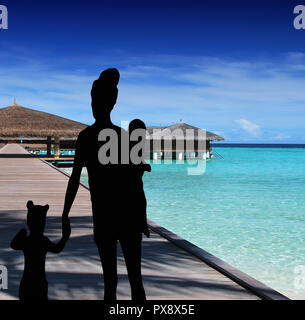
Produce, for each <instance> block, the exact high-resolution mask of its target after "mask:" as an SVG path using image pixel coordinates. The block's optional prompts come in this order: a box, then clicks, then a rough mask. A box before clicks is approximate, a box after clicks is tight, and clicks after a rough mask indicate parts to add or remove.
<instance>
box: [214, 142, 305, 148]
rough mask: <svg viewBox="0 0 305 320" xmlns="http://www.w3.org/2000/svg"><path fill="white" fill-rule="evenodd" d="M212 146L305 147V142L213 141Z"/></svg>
mask: <svg viewBox="0 0 305 320" xmlns="http://www.w3.org/2000/svg"><path fill="white" fill-rule="evenodd" d="M211 146H212V147H219V148H293V149H295V148H299V149H305V144H298V143H296V144H293V143H289V144H288V143H287V144H280V143H211Z"/></svg>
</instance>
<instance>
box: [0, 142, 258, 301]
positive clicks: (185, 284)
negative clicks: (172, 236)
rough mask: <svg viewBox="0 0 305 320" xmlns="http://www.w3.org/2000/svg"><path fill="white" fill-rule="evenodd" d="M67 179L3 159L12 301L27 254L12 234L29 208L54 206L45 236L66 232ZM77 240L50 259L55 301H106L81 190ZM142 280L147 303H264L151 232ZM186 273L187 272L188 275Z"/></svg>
mask: <svg viewBox="0 0 305 320" xmlns="http://www.w3.org/2000/svg"><path fill="white" fill-rule="evenodd" d="M0 153H9V154H14V153H15V154H25V153H26V150H24V149H23V148H22V147H21V146H19V145H16V144H10V145H6V146H5V147H4V148H3V149H1V150H0ZM67 182H68V177H67V176H65V175H63V174H62V173H61V172H60V171H59V170H55V169H54V168H53V167H52V166H49V165H47V164H46V163H44V162H43V161H41V160H39V159H36V158H32V159H19V158H0V190H1V193H0V234H1V238H0V264H3V265H6V266H7V267H8V272H9V279H10V280H9V281H10V282H9V289H8V290H7V291H6V292H5V297H7V298H17V296H18V283H19V281H20V278H21V276H22V268H23V258H22V254H21V253H20V252H17V251H13V250H10V249H9V248H8V244H9V241H10V240H11V239H12V237H13V235H14V234H15V233H16V232H17V231H18V230H19V229H20V228H22V227H24V226H25V216H26V208H25V206H26V203H27V201H28V200H33V201H34V203H36V204H46V203H48V204H49V205H50V210H49V213H48V222H47V229H46V234H47V235H49V236H50V238H51V239H53V238H54V237H55V238H56V237H59V235H60V232H61V218H60V217H61V212H62V208H63V203H64V196H65V190H66V186H67ZM70 217H71V224H72V235H71V239H70V240H69V242H68V244H67V246H66V248H65V250H64V251H63V252H62V253H61V254H59V255H54V254H50V255H48V259H47V273H48V280H49V297H50V298H51V299H102V297H103V282H102V278H101V266H100V262H99V257H98V252H97V249H96V246H95V244H94V242H93V236H92V217H91V202H90V194H89V192H88V190H87V189H86V188H85V187H82V186H80V188H79V191H78V194H77V197H76V199H75V203H74V205H73V207H72V210H71V214H70ZM142 268H143V269H142V271H143V280H144V285H145V289H146V293H147V297H148V299H179V300H184V299H200V300H201V299H233V300H234V299H238V300H240V299H247V300H248V299H259V298H258V297H257V296H256V295H255V294H253V293H251V292H250V291H248V290H246V289H244V288H243V287H242V286H240V285H238V284H237V283H236V282H234V281H232V280H231V279H229V278H228V277H227V276H224V275H223V274H222V273H220V272H218V271H216V270H215V269H214V268H212V267H210V266H208V264H206V263H204V262H203V261H201V260H200V259H198V258H197V257H195V256H194V255H192V254H191V253H189V252H187V251H185V250H183V249H181V248H178V247H177V246H176V245H174V244H173V243H171V242H170V241H168V240H167V239H165V238H164V237H162V236H160V235H159V234H158V233H155V232H152V237H151V238H150V239H144V240H143V260H142ZM186 270H187V272H186ZM118 274H119V285H118V298H119V299H130V288H129V285H128V279H127V275H126V267H125V264H124V260H123V256H122V252H121V250H119V253H118Z"/></svg>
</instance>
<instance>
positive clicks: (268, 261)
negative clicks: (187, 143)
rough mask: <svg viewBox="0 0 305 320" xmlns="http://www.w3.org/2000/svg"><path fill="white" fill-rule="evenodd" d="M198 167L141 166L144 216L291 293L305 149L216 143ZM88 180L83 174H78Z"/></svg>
mask: <svg viewBox="0 0 305 320" xmlns="http://www.w3.org/2000/svg"><path fill="white" fill-rule="evenodd" d="M215 150H217V152H218V153H219V154H221V155H222V156H223V158H224V159H215V158H214V159H211V160H208V161H207V163H206V172H205V173H204V174H202V175H188V174H187V167H188V164H187V163H185V164H176V163H173V164H152V172H151V173H145V175H144V178H143V179H144V187H145V192H146V197H147V200H148V218H149V219H151V220H153V221H155V222H156V223H158V224H160V225H162V226H164V227H165V228H167V229H169V230H171V231H173V232H174V233H177V234H178V235H179V236H181V237H183V238H185V239H187V240H189V241H191V242H192V243H194V244H196V245H197V246H199V247H201V248H203V249H204V250H207V251H209V252H210V253H212V254H214V255H216V256H217V257H219V258H221V259H223V260H224V261H226V262H227V263H229V264H231V265H233V266H235V267H237V268H238V269H240V270H242V271H244V272H246V273H248V274H249V275H251V276H253V277H255V278H256V279H258V280H260V281H262V282H263V283H265V284H267V285H269V286H271V287H272V288H274V289H277V290H278V291H280V292H282V293H284V294H286V295H288V296H289V297H291V298H305V288H304V289H297V288H295V285H294V282H295V280H296V277H297V275H296V274H295V272H294V270H295V267H297V266H304V268H305V149H302V148H215ZM83 181H85V182H86V181H87V177H86V176H84V177H83Z"/></svg>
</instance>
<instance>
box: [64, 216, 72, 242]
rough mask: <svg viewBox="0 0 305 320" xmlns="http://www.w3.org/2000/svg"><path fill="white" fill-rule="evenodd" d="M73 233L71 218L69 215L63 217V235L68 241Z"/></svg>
mask: <svg viewBox="0 0 305 320" xmlns="http://www.w3.org/2000/svg"><path fill="white" fill-rule="evenodd" d="M70 235H71V225H70V219H69V218H68V217H65V216H63V217H62V237H63V239H64V240H65V241H68V240H69V238H70Z"/></svg>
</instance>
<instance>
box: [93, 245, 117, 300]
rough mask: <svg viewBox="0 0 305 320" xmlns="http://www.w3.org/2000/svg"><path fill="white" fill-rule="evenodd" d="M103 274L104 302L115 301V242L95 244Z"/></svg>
mask: <svg viewBox="0 0 305 320" xmlns="http://www.w3.org/2000/svg"><path fill="white" fill-rule="evenodd" d="M97 247H98V251H99V254H100V258H101V262H102V267H103V274H104V300H108V301H109V300H116V288H117V283H118V275H117V240H116V239H110V240H102V241H101V242H99V243H97Z"/></svg>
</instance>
